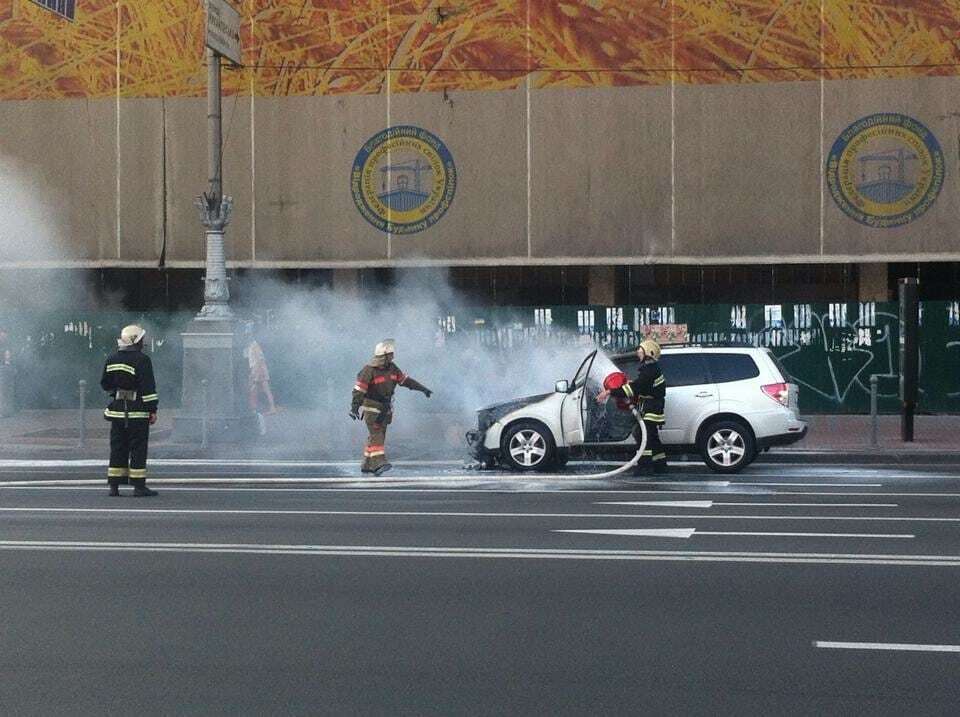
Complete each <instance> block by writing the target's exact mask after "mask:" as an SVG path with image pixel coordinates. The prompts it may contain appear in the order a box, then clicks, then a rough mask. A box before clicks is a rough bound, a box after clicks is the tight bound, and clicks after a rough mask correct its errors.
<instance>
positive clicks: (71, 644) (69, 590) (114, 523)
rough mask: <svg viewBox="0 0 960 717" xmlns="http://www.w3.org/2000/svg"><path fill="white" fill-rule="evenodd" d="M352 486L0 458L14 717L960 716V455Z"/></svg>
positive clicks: (282, 476) (223, 471)
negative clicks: (738, 471)
mask: <svg viewBox="0 0 960 717" xmlns="http://www.w3.org/2000/svg"><path fill="white" fill-rule="evenodd" d="M577 470H578V471H579V472H580V473H581V474H582V473H584V472H590V471H599V470H601V468H598V467H596V466H580V467H578V468H577ZM354 472H355V467H353V468H351V467H350V466H347V465H343V464H324V465H320V464H301V465H297V466H277V465H274V466H270V465H257V464H232V465H222V464H221V465H218V466H206V465H203V464H200V463H183V462H181V463H176V462H172V463H167V464H160V465H156V466H153V467H152V475H153V476H154V478H153V484H154V485H155V487H157V488H158V489H159V490H160V491H161V494H160V496H158V497H157V498H151V499H139V500H135V499H132V498H128V497H122V498H119V499H110V498H107V497H106V495H105V493H106V490H105V487H104V486H103V485H102V482H101V481H99V480H93V478H92V477H93V476H96V475H98V471H97V470H93V469H92V468H91V467H90V466H86V465H66V464H38V465H28V464H18V463H15V462H0V571H2V575H3V580H2V581H0V678H2V679H0V713H2V714H38V715H40V714H42V715H51V714H70V715H86V714H91V715H92V714H97V715H103V714H137V715H148V714H205V715H206V714H335V715H351V714H357V715H361V714H362V715H379V714H390V715H394V714H411V715H412V714H416V715H451V714H484V715H486V714H491V715H493V714H497V715H500V714H522V715H530V714H538V715H539V714H544V715H547V714H549V715H557V714H589V715H596V714H710V715H715V714H737V715H742V714H817V715H823V714H872V715H877V714H880V715H885V714H891V715H903V714H910V715H925V714H938V715H939V714H942V715H948V714H950V715H952V714H957V713H958V710H960V695H958V691H957V689H956V679H957V675H958V674H960V623H958V617H957V615H958V608H960V581H958V579H957V578H958V574H960V542H958V536H960V467H950V466H938V467H932V468H930V469H925V470H924V471H908V470H904V469H902V468H892V469H878V468H862V469H861V468H857V467H851V466H843V467H832V466H810V467H804V466H767V467H763V468H760V467H757V468H753V469H751V470H750V471H749V472H748V473H745V474H743V475H741V476H736V477H733V478H730V479H729V480H727V479H726V478H721V477H718V476H716V475H713V474H706V473H704V472H702V471H701V470H700V469H698V468H695V467H694V468H691V469H686V470H681V471H678V472H677V473H676V474H675V475H673V476H671V477H670V479H669V480H664V481H643V482H641V481H633V480H606V481H601V480H591V479H587V478H583V477H576V476H573V477H571V476H569V475H568V476H567V477H565V478H559V477H557V478H551V477H543V476H537V477H533V478H522V477H521V478H517V477H508V476H502V475H499V474H473V473H466V472H464V471H463V470H461V469H460V468H459V467H457V466H453V465H444V464H432V465H405V466H400V467H398V469H397V471H396V472H395V473H394V474H392V477H391V478H390V480H382V481H358V480H356V479H355V478H354V477H353V476H352V474H353V473H354ZM211 476H212V477H213V478H212V480H213V481H215V482H210V480H211ZM86 479H90V481H89V483H88V482H87V480H86ZM200 481H205V482H200ZM94 483H96V485H94Z"/></svg>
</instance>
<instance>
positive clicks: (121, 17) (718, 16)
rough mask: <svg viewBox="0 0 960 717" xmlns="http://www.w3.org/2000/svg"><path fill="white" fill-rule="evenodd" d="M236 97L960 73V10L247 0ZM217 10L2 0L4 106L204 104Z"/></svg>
mask: <svg viewBox="0 0 960 717" xmlns="http://www.w3.org/2000/svg"><path fill="white" fill-rule="evenodd" d="M235 5H236V6H237V7H238V8H240V9H241V11H242V12H243V15H244V31H243V34H244V45H245V49H244V60H245V67H244V68H243V69H239V70H234V71H231V72H228V73H227V75H226V77H225V86H226V87H227V88H228V91H230V92H234V93H241V94H249V93H253V94H255V95H258V96H310V95H325V94H336V93H352V94H374V93H382V92H387V91H395V92H431V91H440V90H444V89H450V90H454V89H456V90H498V89H510V88H515V87H517V86H519V85H520V84H521V83H522V82H524V81H525V79H526V78H528V77H529V80H530V82H531V86H533V87H535V88H548V87H597V86H625V85H644V84H665V83H669V82H671V81H672V80H675V81H677V82H682V83H689V84H708V83H742V82H771V81H796V80H813V79H818V78H820V77H821V76H823V77H825V78H827V79H854V78H873V77H905V76H907V77H912V76H919V75H955V74H957V68H958V65H960V1H958V0H243V1H242V2H241V1H240V0H237V2H236V3H235ZM203 18H204V13H203V2H202V0H77V18H76V20H75V21H74V22H70V21H67V20H65V19H63V18H60V17H58V16H56V15H54V14H53V13H50V12H49V11H47V10H45V9H43V8H42V7H40V6H38V5H36V4H35V3H33V2H31V0H0V98H2V99H7V100H14V99H51V98H61V97H89V98H96V97H111V96H116V95H119V96H122V97H162V96H165V97H171V96H196V95H201V94H203V92H204V86H205V72H204V68H203V48H202V42H203V41H202V34H203Z"/></svg>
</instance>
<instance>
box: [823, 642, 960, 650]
mask: <svg viewBox="0 0 960 717" xmlns="http://www.w3.org/2000/svg"><path fill="white" fill-rule="evenodd" d="M813 645H814V647H821V648H825V649H828V650H898V651H904V652H960V645H911V644H909V643H903V642H830V641H827V640H815V641H814V643H813Z"/></svg>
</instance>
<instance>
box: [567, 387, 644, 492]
mask: <svg viewBox="0 0 960 717" xmlns="http://www.w3.org/2000/svg"><path fill="white" fill-rule="evenodd" d="M627 381H628V379H627V375H626V374H624V373H622V372H619V371H617V372H615V373H611V374H610V375H609V376H607V377H606V378H605V379H604V380H603V387H604V389H606V390H608V391H609V390H611V389H615V388H622V387H623V385H624V384H626V383H627ZM617 406H618V407H619V408H620V409H626V408H627V405H626V404H622V403H621V401H620V400H618V401H617ZM629 409H630V412H631V413H633V417H634V418H635V419H637V425H639V426H640V443H639V444H638V445H637V452H636V453H635V454H634V456H633V458H631V459H630V460H629V461H627V462H626V463H624V464H623V465H622V466H620V467H619V468H614V469H613V470H612V471H607V472H606V473H593V474H590V475H585V476H582V477H583V478H613V476H617V475H620V474H621V473H626V472H627V471H628V470H630V469H631V468H633V467H634V466H636V465H637V463H639V462H640V459H641V458H642V457H643V452H644V450H646V448H647V426H646V425H645V424H644V422H643V420H642V419H641V418H640V411H639V410H637V407H636V406H629Z"/></svg>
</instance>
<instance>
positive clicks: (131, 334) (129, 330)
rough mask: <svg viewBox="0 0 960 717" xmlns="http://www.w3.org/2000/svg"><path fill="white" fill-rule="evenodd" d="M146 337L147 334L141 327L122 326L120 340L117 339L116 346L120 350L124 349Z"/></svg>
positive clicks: (134, 325)
mask: <svg viewBox="0 0 960 717" xmlns="http://www.w3.org/2000/svg"><path fill="white" fill-rule="evenodd" d="M146 335H147V332H146V331H145V330H144V329H143V327H142V326H137V325H136V324H130V325H129V326H124V327H123V331H121V332H120V338H119V339H117V346H118V347H119V348H121V349H122V348H126V347H127V346H133V345H134V344H136V343H138V342H139V341H141V340H142V339H143V337H144V336H146Z"/></svg>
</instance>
